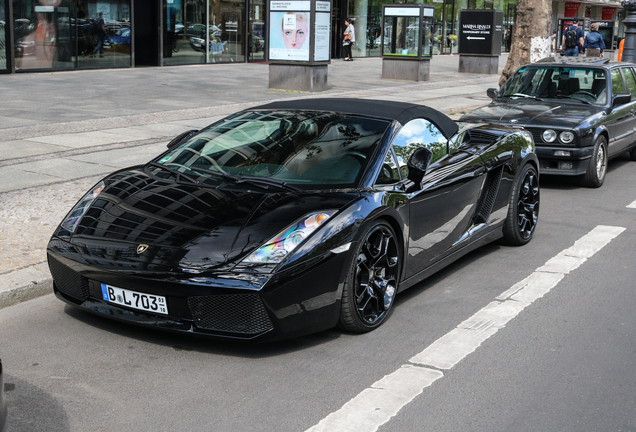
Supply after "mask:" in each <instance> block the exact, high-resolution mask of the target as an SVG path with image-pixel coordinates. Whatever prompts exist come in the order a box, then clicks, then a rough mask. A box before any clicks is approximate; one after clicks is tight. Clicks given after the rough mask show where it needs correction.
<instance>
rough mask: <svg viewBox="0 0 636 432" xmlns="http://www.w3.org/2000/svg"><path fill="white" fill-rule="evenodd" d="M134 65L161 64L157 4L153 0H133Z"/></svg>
mask: <svg viewBox="0 0 636 432" xmlns="http://www.w3.org/2000/svg"><path fill="white" fill-rule="evenodd" d="M133 8H134V11H135V14H134V18H133V20H134V22H133V29H134V32H135V66H161V52H160V34H159V30H158V29H159V28H160V24H159V14H160V11H159V6H158V4H157V2H156V1H153V0H135V1H134V3H133Z"/></svg>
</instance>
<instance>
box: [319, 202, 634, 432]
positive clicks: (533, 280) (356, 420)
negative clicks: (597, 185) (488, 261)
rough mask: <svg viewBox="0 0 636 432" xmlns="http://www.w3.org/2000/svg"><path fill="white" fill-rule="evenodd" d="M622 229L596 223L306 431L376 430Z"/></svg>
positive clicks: (348, 431) (358, 431)
mask: <svg viewBox="0 0 636 432" xmlns="http://www.w3.org/2000/svg"><path fill="white" fill-rule="evenodd" d="M635 206H636V202H635ZM623 231H625V228H622V227H612V226H603V225H599V226H597V227H596V228H594V229H593V230H592V231H590V232H589V233H588V234H586V235H584V236H583V237H581V238H580V239H579V240H577V241H576V242H575V243H574V245H573V246H572V247H569V248H567V249H565V250H563V251H562V252H560V253H559V254H557V255H556V256H555V257H553V258H551V259H549V260H548V261H547V262H546V263H545V264H544V265H543V266H541V267H539V268H538V269H537V270H535V272H534V273H532V274H531V275H530V276H528V277H527V278H525V279H523V280H522V281H520V282H518V283H516V284H515V285H513V286H512V287H511V288H510V289H508V290H507V291H505V292H504V293H502V294H501V295H500V296H498V297H497V299H496V301H493V302H491V303H490V304H488V305H487V306H486V307H484V308H483V309H481V310H480V311H478V312H477V313H476V314H474V315H473V316H472V317H470V318H468V319H467V320H466V321H464V322H462V323H461V324H459V325H458V326H457V328H455V329H453V330H451V331H450V332H449V333H447V334H446V335H444V336H442V337H441V338H439V339H438V340H436V341H435V342H433V343H432V344H431V345H430V346H428V347H427V348H426V349H424V351H422V352H420V353H419V354H417V355H415V356H413V357H412V358H411V359H410V360H409V362H410V363H409V364H405V365H402V366H401V367H400V368H399V369H398V370H396V371H395V372H393V373H391V374H389V375H386V376H385V377H383V378H382V379H381V380H379V381H377V382H376V383H374V384H373V385H371V387H369V388H367V389H365V390H363V391H362V392H360V393H359V394H358V395H357V396H356V397H354V398H353V399H351V400H350V401H349V402H347V403H345V404H344V405H343V406H342V408H340V409H339V410H338V411H335V412H333V413H331V414H329V415H328V416H327V417H325V418H324V419H322V420H321V421H320V422H319V423H318V424H317V425H315V426H313V427H311V428H309V429H307V431H306V432H326V431H329V432H336V431H337V432H374V431H377V430H378V428H379V427H380V426H382V425H383V424H385V423H387V422H388V421H389V420H391V418H392V417H394V416H395V415H397V413H398V412H399V411H400V409H402V407H404V406H405V405H406V404H408V403H409V402H411V401H412V400H413V399H415V397H417V396H418V395H419V394H421V393H422V392H423V391H424V389H425V388H427V387H429V386H430V385H432V384H433V383H434V382H435V381H437V380H438V379H440V378H442V377H443V376H444V374H443V373H442V372H441V371H440V370H438V369H442V370H448V369H451V368H452V367H453V366H455V365H456V364H457V363H459V362H460V361H461V360H462V359H464V358H465V357H466V356H467V355H469V354H470V353H472V352H473V351H475V350H476V349H477V348H478V347H479V346H480V345H481V344H482V343H483V342H484V341H485V340H487V339H488V338H489V337H491V336H492V335H494V334H495V333H497V331H499V330H500V329H502V328H503V327H505V325H506V324H507V323H508V322H509V321H510V320H512V319H513V318H514V317H516V316H517V315H518V314H519V312H521V311H522V310H523V309H524V308H526V307H528V306H529V305H530V304H531V303H532V302H534V301H535V300H536V299H538V298H541V297H543V296H544V295H545V294H547V293H548V292H549V291H550V290H551V289H552V288H554V287H555V286H556V285H557V284H558V283H559V282H560V281H561V280H562V279H563V278H564V277H565V275H567V274H568V273H570V272H571V271H573V270H575V269H577V268H578V267H579V266H580V265H581V264H583V263H584V262H585V261H586V260H587V259H588V258H590V257H591V256H592V255H594V254H595V253H596V252H598V251H599V250H601V249H602V248H603V247H605V246H606V245H607V244H608V243H609V242H610V241H612V239H614V238H615V237H616V236H618V235H619V234H620V233H622V232H623ZM431 367H433V368H436V369H432V368H431Z"/></svg>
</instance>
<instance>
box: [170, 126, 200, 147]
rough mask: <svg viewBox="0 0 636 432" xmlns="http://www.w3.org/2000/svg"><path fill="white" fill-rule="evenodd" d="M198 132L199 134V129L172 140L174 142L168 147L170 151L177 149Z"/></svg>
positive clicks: (181, 134)
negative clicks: (173, 148)
mask: <svg viewBox="0 0 636 432" xmlns="http://www.w3.org/2000/svg"><path fill="white" fill-rule="evenodd" d="M197 132H199V131H198V130H197V129H192V130H189V131H185V132H183V133H180V134H179V135H177V136H176V137H174V138H172V141H170V142H169V143H168V145H167V146H166V147H168V148H169V149H171V148H172V147H176V146H178V145H179V144H181V143H182V142H184V141H185V140H187V139H188V138H190V137H191V136H192V135H194V134H195V133H197Z"/></svg>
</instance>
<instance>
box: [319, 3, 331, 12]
mask: <svg viewBox="0 0 636 432" xmlns="http://www.w3.org/2000/svg"><path fill="white" fill-rule="evenodd" d="M316 12H329V13H331V3H330V2H324V1H317V2H316Z"/></svg>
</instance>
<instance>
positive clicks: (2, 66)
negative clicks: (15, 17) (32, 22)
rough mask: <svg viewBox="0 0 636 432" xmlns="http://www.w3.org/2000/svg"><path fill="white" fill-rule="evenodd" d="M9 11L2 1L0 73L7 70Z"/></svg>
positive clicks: (0, 14) (0, 13)
mask: <svg viewBox="0 0 636 432" xmlns="http://www.w3.org/2000/svg"><path fill="white" fill-rule="evenodd" d="M6 16H7V11H6V3H5V2H4V1H3V0H0V73H1V72H5V71H6V70H7V34H6V33H7V18H6Z"/></svg>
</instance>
